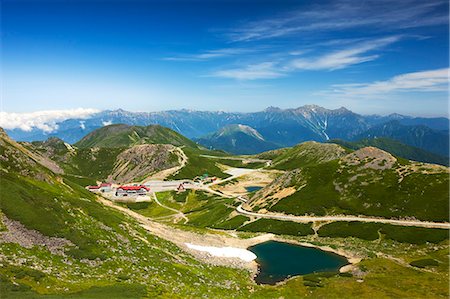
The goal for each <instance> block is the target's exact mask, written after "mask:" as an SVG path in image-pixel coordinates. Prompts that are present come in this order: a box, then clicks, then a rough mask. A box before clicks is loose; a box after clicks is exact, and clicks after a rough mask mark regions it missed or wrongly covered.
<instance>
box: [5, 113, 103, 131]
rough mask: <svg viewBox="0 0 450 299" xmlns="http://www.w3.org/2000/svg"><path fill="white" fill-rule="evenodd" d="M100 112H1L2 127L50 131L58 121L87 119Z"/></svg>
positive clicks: (54, 128) (56, 126)
mask: <svg viewBox="0 0 450 299" xmlns="http://www.w3.org/2000/svg"><path fill="white" fill-rule="evenodd" d="M96 112H98V110H96V109H89V108H88V109H85V108H78V109H70V110H49V111H36V112H30V113H9V112H3V111H2V112H0V127H2V128H4V129H10V130H12V129H21V130H24V131H31V130H32V129H40V130H43V131H44V132H47V133H50V132H52V131H54V130H56V129H57V128H58V125H57V123H58V122H61V121H64V120H66V119H70V118H81V119H85V118H88V117H89V116H91V115H92V114H94V113H96ZM80 126H81V124H80Z"/></svg>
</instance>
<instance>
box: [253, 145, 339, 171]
mask: <svg viewBox="0 0 450 299" xmlns="http://www.w3.org/2000/svg"><path fill="white" fill-rule="evenodd" d="M346 153H347V150H346V149H344V148H343V147H341V146H339V145H336V144H329V143H319V142H315V141H308V142H303V143H300V144H298V145H296V146H293V147H289V148H282V149H278V150H273V151H269V152H266V153H261V154H259V155H256V157H258V158H261V159H271V160H272V165H271V166H270V168H273V169H280V170H293V169H297V168H303V167H307V166H310V165H316V164H320V163H324V162H327V161H331V160H335V159H337V158H340V157H343V156H344V155H345V154H346Z"/></svg>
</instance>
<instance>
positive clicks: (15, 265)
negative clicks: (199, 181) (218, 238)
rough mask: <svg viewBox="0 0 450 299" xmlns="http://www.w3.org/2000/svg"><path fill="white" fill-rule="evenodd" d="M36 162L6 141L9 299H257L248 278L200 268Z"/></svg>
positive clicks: (1, 205)
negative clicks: (230, 298) (231, 298)
mask: <svg viewBox="0 0 450 299" xmlns="http://www.w3.org/2000/svg"><path fill="white" fill-rule="evenodd" d="M29 154H30V152H28V150H26V149H25V148H24V147H22V146H21V145H20V144H17V143H15V142H14V141H12V140H10V139H9V138H8V137H7V136H6V135H5V134H2V135H1V136H0V157H1V159H0V166H1V180H0V183H1V185H0V187H1V190H2V192H1V193H0V233H1V234H3V235H1V234H0V237H1V238H7V239H6V240H9V241H2V242H0V253H1V257H0V261H1V264H2V267H1V268H0V282H1V283H0V294H1V297H2V298H66V297H68V298H143V297H145V298H155V297H162V298H186V297H189V298H199V297H201V296H202V295H203V294H209V295H210V296H212V297H217V298H218V297H222V296H224V294H228V295H229V294H233V296H234V297H236V296H237V297H250V294H249V287H250V285H253V284H252V283H251V282H250V280H249V279H248V273H247V272H246V271H241V270H234V269H231V268H225V267H213V266H209V265H204V264H202V263H200V262H198V261H197V260H195V259H193V258H192V257H191V256H190V255H189V254H187V253H185V252H183V251H181V250H180V249H179V248H178V247H176V246H175V245H173V244H172V243H169V242H167V241H164V240H162V239H160V238H158V237H155V236H153V235H151V234H149V233H148V232H146V231H145V230H143V229H142V228H141V227H140V225H138V224H137V223H136V222H135V221H134V220H133V219H131V218H130V217H128V216H124V215H123V214H121V213H119V212H117V211H115V210H112V209H110V208H106V207H105V206H103V205H101V204H100V203H98V202H97V201H96V198H95V196H94V195H93V194H92V193H90V192H87V191H86V190H84V189H83V188H81V187H79V186H78V185H76V184H74V183H72V182H71V181H70V180H67V179H64V178H62V177H60V176H58V175H56V174H55V173H53V172H52V171H50V170H49V169H47V168H46V167H45V166H43V165H42V164H40V163H38V162H37V161H36V160H35V159H34V158H33V157H32V156H30V155H29ZM5 191H7V192H5ZM4 234H7V235H4ZM230 282H231V284H232V286H233V287H232V288H231V289H230V287H229V285H230ZM193 286H195V287H193ZM236 286H239V287H238V288H236ZM230 292H231V293H230Z"/></svg>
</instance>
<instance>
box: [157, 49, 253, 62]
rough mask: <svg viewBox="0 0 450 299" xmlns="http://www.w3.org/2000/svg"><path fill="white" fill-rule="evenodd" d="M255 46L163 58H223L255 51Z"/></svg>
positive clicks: (190, 59)
mask: <svg viewBox="0 0 450 299" xmlns="http://www.w3.org/2000/svg"><path fill="white" fill-rule="evenodd" d="M257 51H258V49H256V48H223V49H215V50H208V51H205V52H203V53H199V54H193V55H180V56H173V57H165V58H163V60H167V61H206V60H211V59H215V58H223V57H230V56H239V55H244V54H249V53H254V52H257Z"/></svg>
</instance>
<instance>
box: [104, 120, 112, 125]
mask: <svg viewBox="0 0 450 299" xmlns="http://www.w3.org/2000/svg"><path fill="white" fill-rule="evenodd" d="M102 125H103V126H109V125H112V120H107V121H102Z"/></svg>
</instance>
